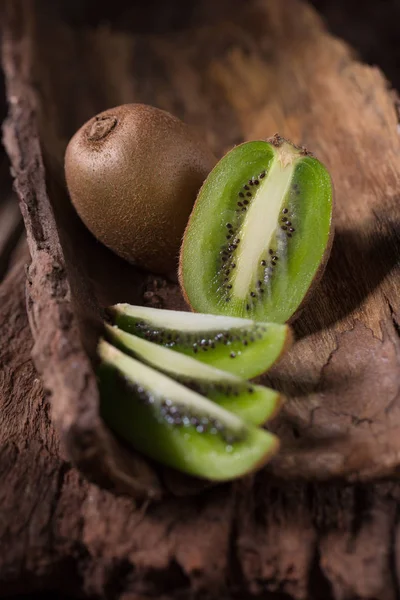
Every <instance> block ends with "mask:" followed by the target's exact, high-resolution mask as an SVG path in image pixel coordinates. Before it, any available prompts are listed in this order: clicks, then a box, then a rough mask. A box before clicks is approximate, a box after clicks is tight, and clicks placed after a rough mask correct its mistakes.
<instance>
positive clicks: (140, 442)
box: [98, 340, 279, 481]
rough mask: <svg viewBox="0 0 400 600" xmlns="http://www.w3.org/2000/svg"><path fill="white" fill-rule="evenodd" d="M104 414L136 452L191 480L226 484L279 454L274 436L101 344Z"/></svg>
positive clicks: (109, 423) (100, 385) (112, 427)
mask: <svg viewBox="0 0 400 600" xmlns="http://www.w3.org/2000/svg"><path fill="white" fill-rule="evenodd" d="M98 352H99V356H100V359H101V364H100V367H99V370H98V377H99V388H100V398H101V414H102V417H103V419H104V420H105V422H106V423H107V424H108V425H109V427H110V428H111V429H112V430H113V431H114V432H115V433H116V434H118V435H119V436H121V437H122V438H124V439H125V440H126V441H127V442H128V443H130V444H131V445H132V446H133V447H134V448H135V449H136V450H138V451H140V452H142V453H143V454H145V455H147V456H149V457H150V458H153V459H155V460H157V461H159V462H160V463H162V464H165V465H168V466H170V467H173V468H175V469H178V470H180V471H183V472H185V473H188V474H190V475H194V476H197V477H202V478H205V479H209V480H212V481H226V480H230V479H234V478H236V477H240V476H242V475H244V474H246V473H248V472H251V471H254V470H256V469H258V468H260V467H261V466H262V465H263V464H265V462H266V461H267V460H268V458H269V457H271V456H272V455H273V454H274V453H275V452H276V451H277V449H278V446H279V441H278V439H277V438H276V437H275V436H274V435H272V434H271V433H269V432H267V431H264V430H262V429H258V428H256V427H253V426H251V425H248V424H246V423H245V422H244V421H243V420H242V419H240V418H239V417H237V416H236V415H234V414H232V413H230V412H229V411H227V410H225V409H223V408H222V407H220V406H218V405H217V404H214V403H213V402H211V401H210V400H207V399H206V398H204V397H203V396H200V394H197V393H195V392H193V391H192V390H189V389H187V388H186V387H184V386H183V385H181V384H180V383H177V382H176V381H174V380H172V379H170V378H169V377H167V376H165V375H164V374H162V373H159V372H158V371H155V370H154V369H152V368H151V367H149V366H147V365H144V364H143V363H141V362H138V361H137V360H135V359H134V358H131V357H130V356H127V355H125V354H124V353H122V352H121V351H120V350H118V349H117V348H115V347H114V346H112V345H110V344H108V343H107V342H106V341H104V340H102V341H100V343H99V348H98Z"/></svg>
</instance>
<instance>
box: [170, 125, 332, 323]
mask: <svg viewBox="0 0 400 600" xmlns="http://www.w3.org/2000/svg"><path fill="white" fill-rule="evenodd" d="M332 205H333V188H332V182H331V178H330V175H329V173H328V171H327V170H326V168H325V167H324V166H323V165H322V164H321V163H320V162H319V161H318V160H317V159H316V158H314V157H313V156H312V155H311V154H310V153H308V152H307V151H306V150H305V149H304V148H299V147H297V146H294V145H293V144H291V143H290V142H288V141H287V140H285V139H283V138H281V137H280V136H278V135H276V136H275V137H274V138H271V139H270V140H268V141H255V142H248V143H245V144H241V145H240V146H237V147H236V148H234V149H233V150H231V151H230V152H229V153H228V154H227V155H226V156H225V157H224V158H222V160H221V161H220V162H219V163H218V164H217V165H216V167H215V168H214V169H213V170H212V171H211V173H210V174H209V176H208V177H207V179H206V181H205V182H204V184H203V186H202V188H201V190H200V192H199V195H198V197H197V200H196V203H195V206H194V208H193V211H192V213H191V216H190V219H189V223H188V225H187V228H186V231H185V235H184V238H183V243H182V247H181V254H180V282H181V286H182V289H183V291H184V294H185V296H186V299H187V301H188V303H189V304H190V306H191V307H192V308H193V309H194V310H196V311H198V312H204V313H214V314H226V315H232V316H237V317H242V316H249V317H251V318H254V319H256V320H261V321H274V322H276V323H284V322H286V321H288V320H289V319H290V318H291V317H292V315H294V313H295V312H296V311H297V310H298V309H299V307H300V305H302V303H303V301H304V299H305V297H306V295H307V294H308V292H309V291H310V289H311V287H312V285H313V284H315V283H316V281H317V280H318V279H319V277H320V276H321V275H322V272H323V268H324V266H325V264H326V261H327V260H328V256H329V252H330V248H331V242H332V237H333V227H332Z"/></svg>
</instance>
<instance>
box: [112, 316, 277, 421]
mask: <svg viewBox="0 0 400 600" xmlns="http://www.w3.org/2000/svg"><path fill="white" fill-rule="evenodd" d="M106 335H107V339H108V340H109V341H110V342H111V343H112V344H114V345H115V346H117V347H118V348H120V349H121V350H122V351H123V352H126V353H127V354H129V355H131V356H133V357H134V358H136V359H138V360H140V361H141V362H144V363H145V364H147V365H149V366H150V367H154V368H155V369H157V370H159V371H161V372H163V373H165V374H166V375H168V376H169V377H171V378H172V379H175V380H176V381H179V382H180V383H182V384H183V385H185V386H186V387H188V388H190V389H192V390H193V391H195V392H198V393H199V394H201V395H202V396H205V397H206V398H208V399H209V400H212V401H213V402H216V403H217V404H219V405H220V406H222V407H223V408H226V409H227V410H230V411H231V412H233V413H234V414H235V415H237V416H239V417H241V418H242V419H244V420H245V421H247V422H248V423H251V424H253V425H263V424H264V423H266V422H267V421H269V420H270V419H272V418H273V417H274V416H275V415H276V414H277V412H278V411H279V409H280V407H281V405H282V399H281V396H280V394H279V393H278V392H276V391H275V390H271V389H269V388H266V387H264V386H261V385H255V384H253V383H250V382H248V381H246V380H244V379H241V378H240V377H237V376H236V375H232V374H231V373H226V372H225V371H221V370H219V369H216V368H215V367H211V366H210V365H206V364H204V363H201V362H200V361H198V360H195V359H194V358H192V357H190V356H185V355H183V354H180V353H179V352H175V351H174V350H170V349H169V348H164V347H163V346H158V345H157V344H153V343H152V342H148V341H147V340H144V339H142V338H139V337H137V336H136V335H131V334H130V333H126V332H125V331H122V330H121V329H119V328H118V327H115V326H114V327H110V326H109V325H107V326H106Z"/></svg>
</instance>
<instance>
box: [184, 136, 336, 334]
mask: <svg viewBox="0 0 400 600" xmlns="http://www.w3.org/2000/svg"><path fill="white" fill-rule="evenodd" d="M259 141H264V142H267V143H269V144H271V145H273V146H275V147H277V148H279V147H280V146H281V145H282V144H283V143H285V142H287V143H289V144H290V145H291V146H293V147H294V148H296V149H297V150H299V153H300V154H301V155H303V156H310V157H311V158H314V155H313V154H312V153H311V152H309V151H308V150H307V149H306V148H305V147H301V146H298V145H296V144H293V143H292V142H290V141H289V140H287V139H285V138H283V137H281V136H279V134H275V135H274V136H272V137H270V138H267V139H266V140H259ZM246 144H248V142H244V143H242V144H239V145H238V146H235V147H234V149H236V148H238V147H240V146H244V145H246ZM318 162H320V161H318ZM321 164H322V166H324V165H323V163H321ZM325 171H326V172H327V174H328V175H329V179H330V183H331V219H330V229H329V237H328V239H327V241H326V245H325V249H324V253H323V256H322V257H321V260H320V263H319V266H318V268H317V270H316V271H315V273H314V275H313V277H312V279H311V281H310V283H309V285H308V289H307V291H306V293H305V295H304V297H303V299H302V301H301V303H300V304H299V306H298V307H297V308H296V310H295V311H294V313H293V314H292V315H291V316H290V317H289V318H287V319H286V321H285V322H286V323H288V324H291V323H293V322H294V321H295V320H296V319H297V318H298V317H299V315H300V314H301V312H302V311H303V309H304V307H305V305H306V304H307V303H308V302H309V300H310V298H311V297H312V294H313V292H314V291H315V288H316V286H317V285H318V283H319V282H320V280H321V278H322V276H323V274H324V271H325V268H326V266H327V262H328V259H329V256H330V252H331V249H332V244H333V240H334V233H335V220H336V218H335V213H336V201H335V190H334V185H333V181H332V177H331V176H330V174H329V172H328V170H327V169H326V167H325ZM206 184H207V180H205V181H204V182H203V185H202V187H201V188H200V190H199V193H198V196H197V199H196V203H197V201H198V199H199V198H200V196H201V194H202V191H203V188H204V186H205V185H206ZM196 203H195V205H194V207H193V209H192V213H191V216H192V214H193V212H194V210H195V207H196ZM191 216H190V217H189V221H188V223H187V225H186V228H185V232H184V235H183V239H182V244H181V251H180V256H179V270H178V279H179V284H180V288H181V291H182V295H183V297H184V299H185V301H186V303H187V305H188V307H189V308H190V310H192V312H196V309H195V308H193V306H192V304H191V301H190V298H189V296H188V293H187V291H186V288H185V284H184V276H183V256H184V252H183V248H184V242H185V238H186V235H187V232H188V230H189V228H190V226H191V220H192V219H191ZM203 310H204V308H203ZM209 312H211V310H210V308H209ZM221 314H229V313H227V312H224V313H221ZM231 314H232V316H235V315H234V313H231ZM236 316H242V315H236ZM249 318H252V319H256V317H255V316H254V315H249ZM256 320H257V319H256ZM261 320H266V321H267V320H268V315H266V316H265V318H263V319H261ZM272 320H273V319H272ZM280 322H281V321H280Z"/></svg>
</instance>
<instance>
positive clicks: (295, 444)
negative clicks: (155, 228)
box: [0, 0, 400, 600]
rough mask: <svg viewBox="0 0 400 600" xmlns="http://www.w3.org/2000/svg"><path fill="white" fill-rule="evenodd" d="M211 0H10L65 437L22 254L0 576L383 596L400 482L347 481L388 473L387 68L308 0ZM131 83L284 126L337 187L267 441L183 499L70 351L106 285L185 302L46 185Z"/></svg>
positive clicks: (32, 210)
mask: <svg viewBox="0 0 400 600" xmlns="http://www.w3.org/2000/svg"><path fill="white" fill-rule="evenodd" d="M22 4H23V5H24V7H25V9H26V10H25V11H24V18H21V15H22V12H21V8H22ZM178 4H179V3H178ZM215 4H216V3H212V2H206V1H204V2H198V3H196V5H195V7H196V8H195V9H193V12H192V13H191V12H190V10H187V11H186V12H184V13H183V16H182V14H181V13H180V12H179V10H178V11H176V8H174V7H175V5H174V4H173V3H172V5H171V9H168V10H166V11H164V12H163V11H155V12H154V18H153V19H152V21H151V22H149V21H148V20H146V18H145V17H146V13H144V15H143V14H141V13H140V12H138V10H139V9H138V8H136V9H135V8H133V9H132V12H129V11H128V13H126V15H124V18H121V19H120V20H119V21H114V22H112V23H108V24H102V25H100V26H99V23H98V22H97V23H96V27H90V26H89V25H88V22H87V21H84V22H83V23H79V22H78V24H77V22H76V20H74V19H72V17H71V15H70V13H68V15H67V20H65V21H62V20H61V19H60V15H59V14H58V13H57V9H56V8H54V5H53V9H52V10H47V11H38V10H37V9H38V8H40V2H33V1H31V0H29V2H26V3H25V2H21V1H20V0H13V1H12V2H11V1H10V2H8V3H6V6H7V11H6V14H5V17H6V18H5V21H4V23H5V25H4V26H5V33H4V56H3V61H4V66H5V70H6V75H7V85H8V95H9V98H10V99H11V115H10V120H9V122H8V124H7V126H6V130H5V140H6V144H7V148H8V152H9V154H10V156H11V159H12V162H13V167H14V170H15V172H16V175H17V190H18V193H19V196H20V200H21V206H22V212H23V215H24V219H25V224H26V227H27V231H28V242H29V248H30V252H31V255H32V264H31V266H30V268H29V278H28V308H29V319H30V325H31V329H32V332H33V338H34V347H33V356H34V359H35V364H36V366H37V368H38V369H39V370H40V372H41V375H42V378H43V382H44V384H45V386H46V388H48V389H49V390H50V392H51V393H52V397H51V404H52V412H51V414H52V418H53V421H54V422H55V424H56V426H57V428H58V431H59V432H60V433H61V438H62V441H63V447H64V452H65V451H66V452H67V455H65V453H64V454H63V455H62V456H63V457H64V458H61V457H60V454H59V448H58V440H57V437H56V436H55V434H54V431H53V428H52V425H51V423H50V420H49V418H48V415H49V412H48V405H47V403H44V401H43V391H42V389H41V387H40V384H39V383H36V384H33V382H34V381H37V380H35V374H34V371H33V367H32V365H31V363H30V361H29V350H30V345H31V343H32V342H31V338H30V337H29V334H28V329H27V322H26V319H25V317H24V310H23V285H24V284H23V275H22V271H21V267H20V268H19V269H18V268H16V270H15V271H14V272H13V273H12V275H11V276H10V278H9V279H8V281H6V282H5V283H4V284H3V287H2V292H1V293H2V294H3V296H2V298H3V301H2V303H0V306H1V310H2V312H1V319H2V324H3V329H2V331H3V335H4V336H5V337H4V338H3V339H4V340H5V339H7V340H8V339H11V338H12V339H14V340H15V343H14V342H13V344H12V345H11V346H10V347H8V346H7V345H6V344H5V343H3V345H2V352H3V355H4V356H5V358H4V356H3V364H5V365H7V369H8V370H7V369H5V370H4V373H5V375H4V376H3V377H4V380H3V384H2V386H0V389H1V395H0V398H1V401H2V403H3V404H6V405H7V407H8V408H7V410H6V411H3V420H2V422H1V426H0V432H2V434H1V435H2V437H1V439H5V440H6V443H3V444H2V445H1V454H0V470H1V472H3V473H5V477H6V478H7V481H9V482H10V484H9V486H8V487H7V489H5V488H4V489H3V491H2V493H3V497H2V498H1V502H0V506H2V507H6V508H5V511H4V512H5V515H6V518H5V519H4V520H3V525H2V529H0V546H1V544H2V542H3V541H4V540H5V541H6V544H7V546H9V547H10V551H9V552H8V553H7V555H4V556H3V557H2V556H1V555H0V578H1V580H2V581H3V582H4V583H5V582H7V586H8V588H7V587H4V589H5V590H6V591H5V592H4V593H7V589H8V590H10V591H14V590H17V591H18V590H22V591H25V590H26V589H29V586H31V587H32V586H34V585H36V586H38V587H39V588H40V587H42V588H43V587H45V588H46V587H47V589H48V588H51V587H54V586H55V587H56V589H61V588H62V589H63V590H66V589H67V588H68V586H69V587H70V590H71V592H73V593H78V592H79V591H82V590H83V591H84V592H85V593H86V594H87V595H90V594H91V595H93V596H95V597H101V598H103V597H104V598H123V599H124V600H128V599H130V600H139V599H142V598H146V597H152V596H153V597H154V596H156V597H158V598H160V597H163V598H178V599H179V598H186V597H188V594H189V591H190V592H192V593H193V594H194V595H195V596H196V595H197V596H199V597H200V595H201V594H202V593H204V594H205V595H206V596H207V593H208V595H209V596H210V597H213V598H214V597H215V598H217V597H223V595H224V594H228V593H230V594H232V593H234V592H235V593H237V594H239V597H240V598H243V597H244V594H250V595H257V594H263V596H262V597H264V598H266V599H271V600H274V599H276V600H278V599H279V600H280V599H281V600H286V599H287V598H295V599H299V600H300V599H304V600H314V599H315V600H318V599H321V600H322V599H324V600H330V598H335V599H338V600H341V599H347V598H363V599H370V598H376V599H378V600H392V598H393V599H395V598H396V597H398V596H399V590H400V588H399V583H398V577H399V572H400V571H399V565H398V560H399V555H398V514H399V512H398V497H399V486H398V484H396V483H391V482H387V483H376V484H373V483H370V484H366V483H361V482H359V481H360V480H366V479H370V478H371V477H377V476H385V477H387V476H392V475H395V474H396V472H397V470H398V465H399V452H400V441H399V440H400V436H399V423H400V415H399V400H400V340H399V327H400V314H399V308H400V302H399V298H400V294H399V291H400V290H399V287H400V278H399V255H400V229H399V227H400V210H399V206H400V204H399V197H398V190H399V189H400V186H399V183H400V181H399V180H400V138H399V135H398V121H397V114H396V110H395V101H394V100H395V99H394V96H393V94H392V93H390V92H389V91H388V88H387V84H386V82H385V80H384V78H383V77H382V75H381V74H380V72H379V71H378V70H377V69H374V68H371V67H366V66H364V65H361V64H360V63H358V62H356V61H355V60H354V58H353V57H352V53H351V51H349V49H348V48H347V47H346V46H345V45H344V44H343V43H341V42H339V41H338V40H335V39H333V38H332V37H331V36H330V35H329V34H328V33H327V32H326V31H325V30H324V28H323V26H322V24H321V22H320V20H319V19H318V17H317V16H316V14H315V13H314V12H313V11H312V10H311V9H309V8H308V7H307V5H306V4H305V3H301V2H299V1H297V0H288V1H287V2H285V3H282V2H280V1H279V0H275V1H273V0H270V1H269V2H267V1H266V0H265V1H263V0H258V1H256V0H252V1H248V2H246V3H240V2H233V3H232V2H231V3H225V2H224V1H222V2H220V3H218V6H215ZM228 5H229V7H230V8H229V7H228ZM35 9H36V13H35ZM34 14H36V15H40V17H38V16H36V18H33V15H34ZM68 19H72V20H70V21H68ZM138 23H139V24H142V25H143V23H145V24H146V27H144V28H142V29H140V27H139V26H138ZM33 84H34V85H33ZM127 101H141V102H148V103H151V104H155V105H157V106H160V107H161V108H165V109H167V110H170V111H171V112H173V113H174V114H177V115H178V116H180V117H181V118H183V119H184V120H185V121H187V122H188V123H191V124H192V125H194V126H195V127H197V128H198V129H199V130H200V131H201V132H203V135H204V136H205V138H206V139H207V141H208V142H209V143H210V145H211V147H212V149H213V150H214V151H215V152H216V153H217V154H218V155H221V154H222V153H223V152H225V151H226V150H228V149H229V148H230V147H232V145H234V144H236V143H239V142H241V141H243V140H246V139H256V138H264V137H267V136H269V135H271V134H273V133H274V132H275V131H279V133H281V134H282V135H284V136H285V137H288V138H291V139H292V140H293V141H294V142H296V143H300V144H304V145H306V146H307V147H308V148H309V149H310V150H312V151H313V152H314V153H315V154H316V155H317V156H318V158H320V159H321V160H322V161H323V162H325V163H326V165H327V166H328V168H329V169H330V170H331V173H332V177H333V180H334V183H335V188H336V200H337V215H336V223H337V234H336V238H335V242H334V247H333V251H332V258H331V260H330V262H329V265H328V269H327V271H326V274H325V276H324V278H323V281H322V283H321V285H320V286H319V288H318V290H317V292H316V293H315V295H314V297H313V298H312V300H311V301H310V304H309V305H308V307H307V308H306V309H305V311H304V312H303V314H302V315H301V317H300V318H299V319H298V321H297V322H296V324H295V332H296V335H297V338H298V342H297V343H296V345H295V346H294V348H293V350H292V351H291V353H290V354H289V355H288V356H287V358H286V359H285V360H284V361H283V362H282V363H281V365H279V366H278V367H277V368H276V369H275V370H274V372H273V373H272V374H271V376H270V381H271V382H272V383H273V384H274V385H275V386H277V387H279V388H280V389H282V390H283V391H284V392H285V393H286V395H287V396H288V402H287V404H286V407H285V409H284V411H283V413H282V415H281V417H280V418H279V419H277V420H276V422H275V423H274V429H275V430H276V431H277V432H278V434H279V435H280V437H281V438H282V441H283V449H282V452H281V453H280V455H279V456H278V457H277V459H276V460H275V461H274V462H273V463H272V464H271V465H270V466H269V468H268V469H266V470H264V471H262V472H261V473H259V474H258V475H257V476H256V477H254V478H252V479H250V480H245V481H243V482H239V483H237V484H234V485H230V486H220V487H217V488H215V489H210V490H206V491H203V492H202V493H199V494H198V495H195V496H190V497H185V498H179V497H174V495H171V490H172V491H173V492H175V493H177V492H178V491H179V492H182V493H188V492H189V491H195V490H193V489H191V490H189V487H190V486H189V484H188V481H180V482H177V481H176V479H174V478H173V477H172V476H171V474H166V473H164V472H162V471H154V470H153V469H152V468H151V467H150V465H148V464H147V463H146V462H145V461H143V460H142V459H140V458H139V457H135V456H134V455H133V454H132V455H130V453H129V452H128V451H127V450H126V448H122V447H120V446H119V445H118V444H117V443H116V442H115V440H114V439H113V438H112V437H111V436H110V435H109V434H108V432H107V430H106V429H105V428H104V426H103V425H102V423H101V421H100V419H99V417H98V415H97V412H96V402H97V391H96V385H95V380H94V377H93V373H92V370H91V363H90V360H88V358H87V356H86V354H85V353H84V348H85V349H86V350H87V351H88V353H89V357H90V356H91V352H92V351H93V347H94V342H95V338H96V331H97V326H98V316H99V306H101V305H102V304H106V303H108V302H111V301H114V300H118V299H119V300H128V299H135V298H136V299H138V298H140V295H143V291H144V290H145V292H144V296H142V297H143V299H144V300H145V301H147V302H151V303H153V304H154V303H158V305H160V306H164V307H168V308H171V307H180V308H181V307H183V304H182V299H181V297H180V295H179V291H178V290H177V288H176V286H174V285H172V284H167V283H164V282H162V281H159V280H157V279H154V278H151V277H150V278H148V279H147V280H146V279H144V277H143V275H140V274H139V273H136V272H135V271H133V270H132V269H131V268H130V267H128V266H127V265H125V264H123V263H122V262H120V261H116V259H114V258H113V257H112V256H111V255H110V254H109V253H108V252H107V251H105V250H104V249H102V248H101V246H100V245H99V244H97V243H96V242H95V241H94V240H93V239H92V238H91V237H90V236H89V234H88V233H87V232H86V231H85V230H84V228H83V226H81V224H80V223H79V221H78V220H77V218H76V216H75V215H74V213H73V211H72V210H71V207H70V205H69V202H68V197H67V195H66V193H65V189H64V188H63V181H62V156H63V151H64V148H65V145H66V143H67V141H68V138H69V136H70V135H71V134H72V133H73V131H74V130H75V129H76V128H77V127H78V126H79V125H80V124H81V123H82V122H83V121H84V120H85V119H86V118H88V117H90V116H92V114H94V113H96V112H98V111H100V110H102V109H104V108H107V107H108V106H111V105H115V104H119V103H122V102H127ZM38 135H39V136H40V145H39V143H38V137H37V136H38ZM43 158H44V163H45V166H46V171H45V169H44V165H43ZM46 184H47V185H46ZM50 206H52V209H53V211H54V215H55V221H54V220H53V216H52V211H51V208H50ZM110 272H113V273H114V274H115V275H116V276H115V280H114V281H113V282H110V280H109V279H108V278H109V275H110ZM121 281H122V282H123V283H121ZM143 286H145V287H143ZM20 339H21V342H18V340H20ZM22 340H24V342H23V343H22ZM23 369H25V370H26V371H24V370H23ZM20 371H21V373H23V374H24V377H21V381H20V380H19V379H17V378H16V377H15V373H16V372H20ZM35 385H36V386H37V387H36V388H35V387H34V386H35ZM28 390H29V393H28ZM27 394H28V396H27ZM29 394H30V395H29ZM26 396H27V397H29V398H31V400H30V401H29V402H28V403H26V402H24V398H25V397H26ZM10 398H12V399H13V402H12V403H10ZM22 406H23V410H24V411H25V412H24V414H25V415H26V416H25V417H21V410H22V409H21V407H22ZM26 440H29V442H28V443H27V441H26ZM4 448H5V449H6V450H5V451H4ZM11 458H13V460H11ZM65 458H73V459H74V461H75V463H77V464H78V465H79V466H80V468H81V470H82V471H83V472H84V473H86V475H88V476H90V477H91V478H92V479H95V480H96V481H98V482H100V483H102V484H104V485H105V484H107V485H108V486H110V485H112V486H114V487H115V489H117V490H124V491H130V492H131V493H133V494H136V495H137V494H143V493H145V492H148V491H150V492H152V493H153V494H154V495H157V494H158V493H161V491H164V496H165V497H164V500H163V501H162V502H161V503H155V504H153V503H151V504H150V505H147V504H144V505H142V506H140V507H139V506H136V505H135V503H134V502H133V501H132V500H130V499H128V498H121V497H117V496H113V495H112V494H111V493H110V492H108V491H104V490H102V489H100V488H97V487H96V486H94V485H93V484H88V483H87V482H86V481H85V480H84V479H83V478H82V476H81V475H80V474H79V473H78V471H76V470H75V469H74V468H71V465H70V462H69V461H68V460H67V461H66V460H65ZM31 464H35V469H30V465H31ZM10 465H11V466H13V467H14V466H15V468H12V469H11V468H10ZM337 477H341V478H343V477H344V478H347V480H351V481H352V482H353V483H351V484H350V483H345V482H344V481H343V479H342V480H341V481H340V482H337V481H336V478H337ZM332 478H333V481H332V482H326V483H322V482H319V483H318V482H317V480H327V479H332ZM38 481H39V484H38ZM335 481H336V482H335ZM357 481H358V482H357ZM21 490H23V491H22V492H21ZM27 490H28V491H27ZM15 507H17V510H16V508H15ZM27 515H29V519H28V517H27ZM27 519H28V521H29V527H27V525H26V522H27ZM16 539H18V540H19V543H18V544H15V543H14V541H13V540H16ZM11 542H12V543H11ZM60 582H62V584H61V583H60ZM1 593H3V588H1V592H0V595H1ZM9 593H11V592H9Z"/></svg>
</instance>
